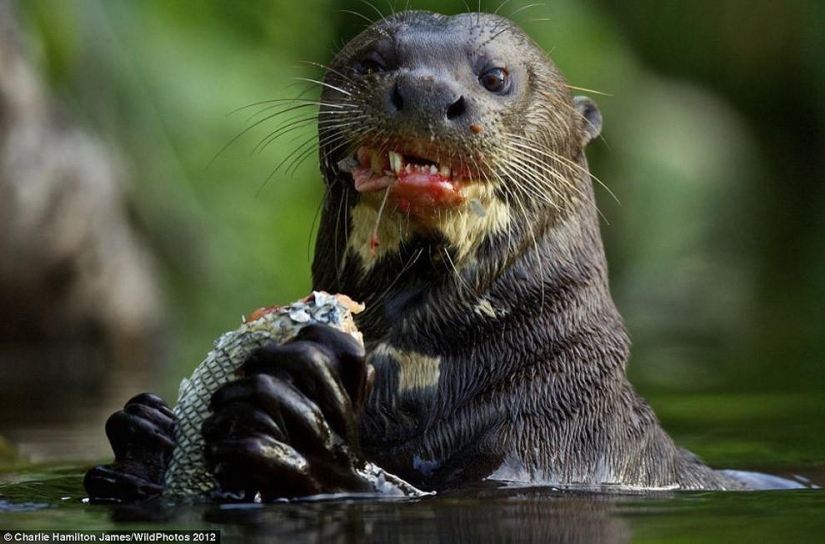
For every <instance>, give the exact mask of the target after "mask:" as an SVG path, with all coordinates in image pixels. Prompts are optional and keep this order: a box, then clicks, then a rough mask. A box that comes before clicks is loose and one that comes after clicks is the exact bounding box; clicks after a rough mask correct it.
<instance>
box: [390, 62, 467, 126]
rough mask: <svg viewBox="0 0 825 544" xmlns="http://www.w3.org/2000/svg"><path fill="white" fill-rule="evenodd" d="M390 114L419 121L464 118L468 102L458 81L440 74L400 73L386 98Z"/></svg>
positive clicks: (458, 119)
mask: <svg viewBox="0 0 825 544" xmlns="http://www.w3.org/2000/svg"><path fill="white" fill-rule="evenodd" d="M387 110H388V113H390V114H391V115H393V116H394V117H397V118H400V119H405V118H406V119H409V120H410V121H411V122H415V123H416V124H422V122H423V124H425V125H432V123H434V122H437V123H447V124H449V123H453V122H458V121H462V120H464V118H465V117H466V114H467V103H466V101H465V99H464V96H463V94H462V92H461V90H460V88H459V86H458V84H457V83H455V82H453V81H450V80H448V79H445V78H443V77H441V76H439V75H437V74H434V73H431V72H426V71H419V70H414V71H411V72H407V73H403V74H400V75H399V76H398V78H397V79H396V81H395V84H394V85H393V86H392V88H391V89H390V91H389V96H388V98H387Z"/></svg>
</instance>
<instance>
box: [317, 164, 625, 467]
mask: <svg viewBox="0 0 825 544" xmlns="http://www.w3.org/2000/svg"><path fill="white" fill-rule="evenodd" d="M579 181H582V180H579ZM582 185H583V186H584V187H586V190H585V191H584V192H583V194H584V195H585V197H586V198H584V199H583V200H582V201H580V202H579V203H578V205H579V206H580V208H579V209H576V210H572V211H571V213H567V214H565V215H564V216H563V217H561V218H557V219H553V218H552V217H551V216H550V215H549V214H545V215H543V216H540V217H539V219H540V221H536V222H534V224H533V230H532V231H530V232H527V231H525V232H523V233H519V237H520V240H521V243H517V244H514V243H513V240H512V237H513V235H512V234H511V235H510V236H509V239H508V233H499V234H497V235H496V236H493V237H490V238H489V239H487V240H485V241H484V242H483V243H482V244H480V245H479V248H478V250H477V253H476V259H475V261H474V264H473V265H471V266H467V267H464V268H463V269H461V270H459V271H456V270H455V269H454V268H453V267H452V266H450V263H448V262H447V261H446V260H445V259H444V258H443V257H439V255H442V252H443V249H444V248H441V247H440V246H439V244H441V243H442V242H443V240H440V239H439V237H438V236H432V237H426V236H420V237H417V238H414V239H412V240H411V241H410V243H409V244H407V245H405V246H403V247H402V248H401V250H400V251H399V253H398V254H397V255H394V256H393V257H392V258H386V259H385V260H383V261H382V262H380V263H379V264H378V265H377V266H373V267H372V268H371V270H370V271H369V272H367V273H366V274H363V268H362V267H361V265H360V263H359V261H358V258H357V256H355V255H351V256H349V258H347V259H345V260H344V266H343V267H342V268H341V269H339V270H338V273H337V274H336V273H335V272H333V273H330V270H332V271H335V270H336V264H337V263H336V262H335V260H334V259H335V258H336V256H335V254H334V252H333V251H332V249H333V246H335V244H334V243H330V240H332V239H334V238H333V237H332V236H331V235H332V234H333V233H336V232H337V233H339V236H340V232H341V231H340V230H338V228H335V229H331V230H327V231H324V230H323V229H326V228H328V227H329V226H330V225H332V224H334V223H335V222H336V221H340V216H338V218H337V219H336V218H335V217H333V216H331V215H330V212H332V211H337V210H334V206H330V207H329V209H327V210H326V211H325V217H323V218H322V233H321V234H320V235H319V246H318V249H317V252H316V260H315V263H314V265H313V266H314V272H315V288H316V289H324V290H327V291H333V292H334V291H340V292H343V293H346V294H347V295H349V296H351V297H353V298H354V299H355V300H360V301H363V302H365V303H366V306H367V310H366V311H365V312H364V313H363V314H362V315H361V316H360V317H359V321H358V325H359V328H360V330H361V331H362V333H363V334H364V337H365V341H366V344H367V351H368V354H369V355H368V357H369V359H370V362H371V363H372V364H373V365H374V366H375V368H376V372H377V376H376V383H375V387H374V389H373V391H372V393H371V395H370V398H369V400H368V406H367V410H366V413H365V414H364V415H363V417H362V426H363V427H365V429H364V432H363V436H367V437H370V438H371V440H372V442H371V443H367V444H364V447H365V449H367V450H368V451H371V453H372V454H373V456H374V457H376V458H381V459H382V460H383V461H384V462H385V463H386V467H387V468H391V469H393V470H395V471H397V472H398V473H399V474H400V475H402V476H406V477H409V478H412V479H414V480H415V479H418V480H419V481H424V480H426V478H425V477H426V472H427V470H428V469H427V468H426V467H431V468H432V467H436V468H437V467H443V466H446V465H448V464H449V460H450V458H451V457H452V456H453V455H454V454H455V453H456V452H458V451H462V450H463V449H465V448H466V447H469V445H470V444H479V443H482V442H483V437H484V436H485V434H486V433H489V432H491V430H492V429H495V428H496V427H498V426H501V425H503V424H504V422H505V421H507V420H508V419H510V420H512V419H513V418H520V417H531V416H530V414H529V412H530V410H536V409H538V410H546V411H548V412H551V413H555V414H560V416H561V415H563V414H565V413H568V414H569V413H573V412H575V411H576V410H577V406H576V404H577V403H581V402H583V401H584V400H585V399H588V398H590V397H591V396H592V394H593V392H592V391H586V390H585V389H586V388H587V387H588V383H591V382H592V381H596V382H598V383H600V384H605V383H606V384H614V383H615V384H616V387H619V384H621V383H624V377H623V374H624V367H625V362H626V359H627V356H628V351H629V349H628V345H629V342H628V339H627V335H626V333H625V331H624V328H623V325H622V323H621V318H620V317H619V315H618V312H617V311H616V309H615V307H614V305H613V302H612V300H611V297H610V294H609V289H608V285H607V273H606V264H605V256H604V251H603V249H602V243H601V238H600V235H599V231H598V219H597V215H596V213H595V207H594V206H593V202H592V198H593V195H592V188H591V187H590V185H589V182H588V183H584V182H582ZM331 202H334V200H331ZM348 222H349V219H347V223H348ZM338 227H339V228H340V227H341V225H338ZM322 242H323V243H322ZM337 247H339V248H340V247H346V245H345V243H343V240H339V241H338V242H337ZM594 331H596V332H594ZM582 338H587V339H589V340H587V342H586V343H587V345H586V346H584V348H587V349H589V348H591V347H593V346H594V345H595V344H598V349H596V350H595V351H597V352H598V354H597V355H595V357H596V360H597V364H595V365H593V360H594V358H593V357H583V358H577V357H568V356H566V355H567V354H568V353H569V352H570V350H577V349H582V347H581V346H579V345H578V344H579V343H581V342H582ZM502 353H506V354H507V357H506V358H502ZM585 364H587V365H589V366H592V368H581V365H585ZM525 372H527V373H538V374H542V375H547V376H550V375H560V376H583V377H585V378H593V379H592V380H589V379H582V380H578V381H576V380H574V383H575V384H576V387H580V388H582V391H580V392H576V391H570V390H569V389H566V390H565V391H563V392H561V391H560V393H564V394H563V395H555V394H544V395H541V394H539V395H537V396H536V397H533V398H540V399H542V401H541V402H543V403H544V404H545V405H546V406H544V407H536V406H532V407H526V406H522V405H521V400H520V397H521V396H520V395H513V396H512V397H510V398H507V400H506V402H505V404H504V405H502V404H501V403H502V400H501V399H502V396H501V395H495V394H494V392H495V391H496V390H497V389H499V388H501V387H505V386H506V384H507V383H509V382H512V381H513V380H520V379H521V378H520V376H522V375H523V374H524V373H525ZM608 389H609V387H608ZM493 399H496V400H495V403H496V404H495V405H493V404H492V402H493ZM456 419H458V420H461V424H460V425H459V427H458V428H460V429H462V430H463V432H462V433H461V434H460V435H458V436H457V435H456V434H455V432H454V429H455V428H456V427H455V425H456V423H457V422H456V421H455V420H456ZM422 452H423V453H422ZM507 454H508V452H505V451H502V452H501V455H502V456H506V455H507ZM384 457H386V458H384ZM422 467H424V468H422ZM433 470H435V469H433ZM416 477H417V478H416ZM422 478H423V479H424V480H422Z"/></svg>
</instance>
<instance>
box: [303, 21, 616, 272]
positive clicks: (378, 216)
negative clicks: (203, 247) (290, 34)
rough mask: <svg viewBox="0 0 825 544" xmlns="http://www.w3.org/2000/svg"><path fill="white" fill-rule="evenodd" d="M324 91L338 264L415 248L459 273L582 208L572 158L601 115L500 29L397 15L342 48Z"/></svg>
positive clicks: (323, 143) (324, 151)
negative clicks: (342, 238) (492, 250)
mask: <svg viewBox="0 0 825 544" xmlns="http://www.w3.org/2000/svg"><path fill="white" fill-rule="evenodd" d="M323 85H324V90H323V94H322V97H321V102H322V106H321V110H320V114H319V141H320V147H321V149H320V154H321V162H322V165H323V168H324V170H325V174H326V180H327V183H328V185H329V189H330V191H331V192H332V193H334V200H335V201H336V202H337V206H338V209H328V213H331V214H337V216H338V217H346V226H345V227H344V226H341V225H337V228H346V230H347V236H346V242H345V244H343V245H345V246H346V248H347V251H346V255H341V256H340V257H341V258H358V259H360V260H361V264H362V267H364V268H370V267H371V266H372V265H374V263H376V262H378V261H379V260H380V259H381V258H382V257H385V256H391V255H392V254H393V253H397V252H398V251H399V248H400V247H401V246H403V245H404V244H408V243H409V242H410V241H411V240H414V239H416V238H423V239H429V240H432V239H438V240H440V241H441V245H443V246H444V247H446V248H447V250H448V251H449V257H450V260H451V262H452V263H453V265H454V266H458V267H460V266H462V263H464V262H466V261H467V260H468V259H472V258H473V255H474V253H475V252H476V251H477V250H478V248H479V247H480V246H481V245H482V244H483V243H484V242H485V241H486V240H489V239H490V238H491V237H493V236H502V237H506V238H507V239H508V240H510V241H511V242H512V243H515V242H513V241H517V240H518V239H520V238H521V239H526V238H527V237H529V233H528V232H525V231H526V230H529V229H530V228H532V227H529V226H528V225H532V224H544V223H546V221H545V220H552V219H554V218H558V217H561V216H563V215H564V214H566V213H570V212H571V211H572V210H574V209H575V208H576V207H577V206H579V203H580V201H582V200H583V199H584V200H588V199H589V198H590V197H589V194H590V192H589V189H587V188H586V187H587V186H588V185H589V179H588V175H587V171H586V168H587V167H586V163H584V159H583V154H582V150H583V148H584V146H585V145H586V144H587V143H588V142H589V141H590V140H592V139H593V138H594V137H595V136H596V135H597V134H598V133H599V129H600V124H601V118H600V115H599V113H598V109H597V108H596V106H595V104H594V103H593V102H592V101H590V100H589V99H586V98H577V99H575V100H573V99H572V98H571V96H570V93H569V89H568V86H567V84H566V82H565V80H564V78H563V76H562V75H561V74H560V73H559V72H558V70H557V69H556V67H555V65H554V64H553V63H552V62H551V61H550V59H549V58H547V56H546V55H545V54H544V52H543V51H542V50H541V49H540V48H539V47H538V46H537V45H536V44H535V43H533V42H532V41H531V40H530V38H529V37H528V36H527V35H526V34H525V33H524V32H523V31H522V30H521V29H519V28H518V27H517V26H516V25H515V24H513V23H512V22H510V21H509V20H507V19H504V18H502V17H499V16H496V15H491V14H482V13H467V14H462V15H457V16H454V17H448V16H443V15H438V14H435V13H429V12H422V11H408V12H401V13H397V14H395V15H393V16H390V17H387V18H385V19H382V20H381V21H379V22H377V23H375V24H373V25H372V26H371V27H369V28H368V29H367V30H365V31H364V32H362V33H361V34H360V35H358V36H357V37H356V38H354V39H353V40H352V41H350V42H349V43H348V44H347V45H346V46H345V47H344V49H343V50H342V51H341V52H340V53H339V54H338V55H337V56H336V58H335V59H334V61H333V62H332V64H331V66H330V67H329V68H328V70H327V73H326V76H325V78H324V83H323ZM333 206H334V205H333ZM344 212H345V213H344ZM519 216H522V217H521V218H520V217H519ZM536 218H542V221H536ZM339 264H340V263H339Z"/></svg>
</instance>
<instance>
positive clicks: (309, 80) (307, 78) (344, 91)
mask: <svg viewBox="0 0 825 544" xmlns="http://www.w3.org/2000/svg"><path fill="white" fill-rule="evenodd" d="M295 79H298V80H300V81H306V82H307V83H315V84H316V85H319V86H321V87H326V88H327V89H332V90H333V91H337V92H339V93H341V94H343V95H344V96H352V93H351V92H349V91H347V90H346V89H342V88H341V87H337V86H335V85H333V84H331V83H327V82H326V81H320V80H317V79H312V78H309V77H298V78H295Z"/></svg>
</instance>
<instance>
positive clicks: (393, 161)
mask: <svg viewBox="0 0 825 544" xmlns="http://www.w3.org/2000/svg"><path fill="white" fill-rule="evenodd" d="M388 155H389V158H390V169H391V170H392V171H393V172H395V173H396V174H400V173H401V171H402V170H403V169H404V157H402V156H401V155H400V154H399V153H396V152H395V151H390V152H389V153H388Z"/></svg>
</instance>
